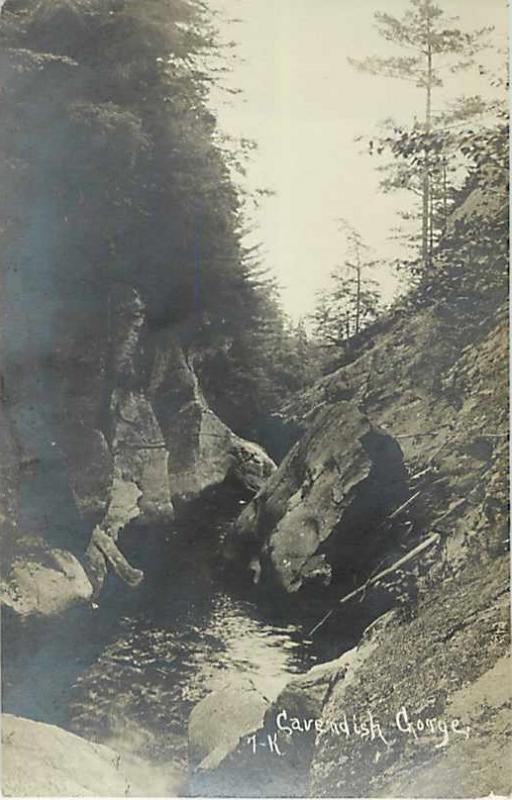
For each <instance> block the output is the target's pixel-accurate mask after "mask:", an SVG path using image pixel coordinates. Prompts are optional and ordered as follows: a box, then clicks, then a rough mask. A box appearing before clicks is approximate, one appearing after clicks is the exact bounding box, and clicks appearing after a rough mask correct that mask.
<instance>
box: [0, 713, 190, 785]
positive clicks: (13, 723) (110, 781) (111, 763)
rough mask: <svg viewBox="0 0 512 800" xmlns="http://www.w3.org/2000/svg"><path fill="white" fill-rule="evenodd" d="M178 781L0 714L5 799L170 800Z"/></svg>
mask: <svg viewBox="0 0 512 800" xmlns="http://www.w3.org/2000/svg"><path fill="white" fill-rule="evenodd" d="M180 786H181V779H180V776H178V775H176V774H173V773H172V771H171V772H169V771H167V774H165V771H164V770H162V769H160V770H156V769H155V768H152V767H151V766H149V765H148V764H145V763H144V762H142V761H140V760H139V759H135V758H133V757H131V756H130V757H128V756H124V755H121V754H119V753H118V752H116V751H115V750H111V749H110V748H109V747H105V746H104V745H100V744H93V743H92V742H88V741H87V740H86V739H82V738H81V737H79V736H76V735H75V734H73V733H69V732H68V731H64V730H62V729H61V728H57V727H56V726H54V725H46V724H44V723H41V722H34V721H33V720H29V719H24V718H20V717H15V716H12V715H10V714H3V715H2V794H3V795H4V796H6V797H28V796H36V797H137V796H139V797H140V796H145V797H147V796H148V795H149V796H151V795H156V796H164V795H166V796H175V795H176V794H177V793H178V792H179V790H180Z"/></svg>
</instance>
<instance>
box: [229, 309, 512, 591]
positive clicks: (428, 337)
mask: <svg viewBox="0 0 512 800" xmlns="http://www.w3.org/2000/svg"><path fill="white" fill-rule="evenodd" d="M506 358H507V324H506V318H505V314H504V312H502V313H500V314H498V315H497V316H494V315H491V316H489V317H488V318H487V319H483V320H482V321H481V323H480V324H474V325H473V324H471V323H468V322H466V325H465V327H459V328H455V326H454V325H453V324H452V323H451V320H450V316H449V313H448V310H447V309H444V308H442V307H437V308H429V309H424V310H422V311H420V312H416V313H414V314H412V313H410V312H409V313H405V312H403V313H402V314H397V315H396V316H395V318H394V319H393V320H391V321H390V322H388V326H387V330H384V331H381V332H380V333H379V334H378V335H377V336H376V337H375V341H371V340H370V341H368V342H367V343H366V346H365V348H363V349H362V352H361V353H360V355H359V357H358V358H356V359H355V360H353V361H352V362H351V363H349V364H348V365H347V366H345V367H342V368H341V369H339V370H338V371H337V372H335V373H334V374H332V375H330V376H328V377H327V378H325V379H323V380H322V381H321V382H320V383H318V384H317V385H316V386H314V387H313V389H312V390H310V391H309V392H308V393H306V394H305V395H304V396H302V397H301V398H299V400H298V401H297V402H296V403H295V404H294V405H293V406H292V407H290V408H289V409H288V414H289V416H290V417H291V418H292V419H293V420H294V422H295V423H296V424H299V425H301V426H302V428H303V430H304V435H303V437H302V438H301V439H300V441H299V442H297V444H296V445H295V446H294V447H293V448H292V450H291V451H290V453H289V455H288V456H287V457H286V459H285V460H284V461H283V462H282V463H281V465H280V467H279V469H278V471H277V472H276V473H275V475H273V476H272V477H271V479H270V480H269V481H268V482H267V484H266V485H265V486H264V487H263V489H262V490H261V491H260V492H259V493H258V494H257V495H256V497H255V498H254V499H253V501H252V502H251V504H250V505H249V506H248V507H247V508H246V509H245V510H244V512H243V514H242V515H241V517H240V518H239V520H238V522H237V524H236V525H235V526H234V528H233V530H232V532H231V535H230V537H229V539H228V541H227V543H226V548H225V551H226V556H227V558H232V559H234V560H235V561H237V560H240V559H244V558H246V559H247V558H252V559H254V557H255V556H257V557H259V558H260V561H261V569H262V572H261V578H262V581H265V580H268V581H269V582H270V583H272V584H273V585H274V586H277V587H280V588H281V589H282V590H284V591H286V592H288V593H295V594H299V595H300V593H301V592H304V591H305V589H307V585H308V583H311V581H312V580H314V581H316V582H317V583H324V584H327V585H328V586H331V587H333V586H334V587H335V589H336V594H337V596H341V594H342V593H343V591H345V590H347V591H348V590H349V589H351V588H354V587H355V586H356V585H357V582H359V583H363V582H364V580H366V579H367V578H368V576H369V575H370V574H371V573H372V572H373V571H375V569H376V567H377V566H378V565H381V564H382V563H383V561H382V559H383V555H384V553H385V554H386V559H385V563H392V560H393V559H394V558H398V557H399V556H400V555H402V554H403V552H404V551H406V550H407V549H408V548H412V547H413V545H414V544H416V543H418V542H419V541H421V537H423V536H425V535H426V534H427V533H428V532H429V531H432V530H436V531H439V532H440V533H441V534H443V535H445V534H446V545H445V547H446V550H447V552H448V553H449V561H450V563H451V564H452V565H453V564H455V562H456V561H457V559H460V560H461V561H462V562H463V561H464V560H465V559H466V558H467V556H468V555H469V554H470V553H471V552H472V551H473V550H474V549H475V547H476V549H478V548H481V547H482V546H483V547H484V548H486V549H487V548H488V549H489V550H492V551H496V552H499V551H500V549H501V548H502V547H503V546H504V545H505V542H506V539H507V533H506V531H507V528H506V519H507V511H506V508H507V506H506V490H505V483H504V481H505V475H506V464H507V416H506V408H507V400H506V398H507V379H506V375H507V373H506ZM402 505H403V506H404V508H403V510H400V509H401V506H402ZM448 534H449V535H448ZM482 536H483V537H484V541H483V542H482Z"/></svg>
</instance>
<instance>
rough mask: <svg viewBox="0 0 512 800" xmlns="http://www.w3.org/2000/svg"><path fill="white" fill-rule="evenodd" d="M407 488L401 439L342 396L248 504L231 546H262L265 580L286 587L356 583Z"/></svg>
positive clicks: (383, 542) (377, 550)
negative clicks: (382, 527) (387, 518)
mask: <svg viewBox="0 0 512 800" xmlns="http://www.w3.org/2000/svg"><path fill="white" fill-rule="evenodd" d="M406 488H407V484H406V472H405V467H404V463H403V457H402V452H401V449H400V447H399V445H398V444H397V442H395V441H394V440H393V438H392V437H391V436H389V435H388V434H387V433H385V432H384V431H383V430H381V429H379V428H377V427H375V426H374V425H372V424H371V423H370V421H369V420H368V418H367V416H366V415H364V414H362V413H361V412H360V411H359V410H358V409H357V407H356V406H355V405H353V404H352V403H350V402H347V401H339V402H337V403H335V404H334V405H332V406H329V408H325V409H323V410H322V411H321V412H320V413H319V414H318V415H317V417H316V419H315V421H314V422H313V424H312V425H311V427H310V428H309V430H308V432H307V433H306V434H305V436H304V437H303V438H302V439H301V441H300V442H298V443H297V444H296V445H295V446H294V447H293V448H292V450H291V451H290V453H289V455H288V456H287V457H286V459H285V460H284V461H283V462H282V464H281V465H280V467H279V469H278V471H277V472H276V473H275V475H273V476H272V477H271V478H270V480H269V481H268V482H267V484H266V485H265V487H264V489H263V490H262V491H261V492H259V494H257V495H256V497H255V498H254V500H253V501H252V502H251V503H250V505H249V506H248V507H247V508H246V509H245V510H244V512H243V513H242V515H241V517H240V518H239V520H238V522H237V525H236V527H235V530H234V532H233V533H232V534H231V538H230V541H229V542H228V543H227V547H226V551H227V552H229V548H230V546H231V547H233V548H234V549H235V550H236V548H237V546H238V548H239V549H241V548H245V551H246V553H247V554H252V555H254V553H255V552H257V551H258V549H261V566H262V580H265V579H266V578H268V579H270V580H273V581H274V582H277V583H278V584H279V585H280V586H281V587H282V588H283V589H285V590H286V591H287V592H297V591H298V590H300V589H301V588H302V587H303V586H304V585H307V584H311V583H322V584H324V585H329V584H330V583H331V582H332V581H333V580H335V581H336V582H337V583H346V584H350V583H351V581H353V579H354V577H355V576H357V575H361V574H362V572H363V570H364V568H365V567H368V566H369V565H371V564H372V563H373V561H374V559H375V558H376V557H377V556H378V555H379V554H380V553H381V552H382V549H383V548H384V547H386V539H385V537H384V536H380V537H379V536H375V535H374V531H375V529H376V528H378V526H379V524H380V523H381V522H382V520H383V519H384V517H385V516H386V514H387V513H388V512H389V511H390V510H392V509H393V508H395V507H396V506H397V505H398V504H399V503H400V502H401V501H402V500H403V499H404V497H405V493H406Z"/></svg>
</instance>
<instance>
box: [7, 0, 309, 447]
mask: <svg viewBox="0 0 512 800" xmlns="http://www.w3.org/2000/svg"><path fill="white" fill-rule="evenodd" d="M0 43H1V50H2V55H1V57H0V70H1V76H2V84H3V94H2V101H3V121H2V128H1V131H0V165H1V166H0V169H1V176H2V181H3V192H2V199H1V200H0V220H1V222H0V237H1V239H0V246H1V247H2V251H3V253H4V257H5V261H6V264H7V276H8V279H7V283H6V286H7V289H6V291H7V295H8V302H9V305H10V307H11V308H12V309H13V315H12V319H13V320H14V321H16V320H18V323H16V324H18V325H19V330H13V331H12V336H13V338H16V336H17V334H19V336H20V337H21V338H22V339H23V338H25V340H26V338H27V336H28V337H29V339H30V343H31V344H30V347H32V348H34V347H35V346H36V345H35V344H34V343H35V342H36V340H37V339H39V340H40V346H41V347H43V344H42V340H45V343H44V348H43V349H45V351H46V352H48V353H50V354H51V356H52V359H53V360H55V359H57V360H58V358H59V357H61V356H62V353H63V351H64V350H66V348H68V343H69V342H71V343H72V344H71V345H69V346H70V347H71V348H72V350H73V352H72V353H71V354H70V353H69V352H68V353H67V355H68V356H69V357H70V358H71V359H72V360H73V361H74V362H75V363H80V364H81V365H82V369H83V370H84V373H83V378H84V380H91V382H92V381H95V380H97V374H96V373H97V371H98V363H99V364H100V369H101V370H104V371H105V370H107V372H108V342H109V340H110V336H111V331H110V328H109V326H110V320H111V311H112V303H113V302H115V300H114V298H115V297H116V288H117V287H119V286H120V285H130V286H133V287H135V288H136V289H137V290H138V291H139V292H140V294H141V296H142V298H143V300H144V303H145V306H146V309H147V325H148V330H149V332H150V333H151V332H153V333H154V334H158V333H159V332H160V331H162V330H169V329H170V330H172V332H173V333H174V335H175V336H177V337H178V339H179V340H180V341H181V343H182V345H183V346H184V347H185V348H187V349H194V350H201V349H205V348H206V349H208V348H210V349H211V348H213V349H214V350H216V352H217V353H218V358H217V362H216V363H217V367H218V368H219V369H220V371H221V373H222V376H223V377H222V380H223V381H224V383H225V388H224V392H228V391H230V390H232V391H234V392H235V393H236V396H237V400H236V403H231V406H236V414H235V413H234V411H233V414H232V419H227V422H228V423H229V422H235V421H236V423H237V427H238V429H239V430H240V431H242V432H245V431H246V430H247V429H248V428H249V427H251V424H252V422H253V420H252V414H253V413H257V414H260V415H265V414H269V413H270V412H271V411H272V406H273V405H275V403H276V398H277V396H278V395H279V393H280V392H282V391H286V390H287V388H288V387H290V386H293V387H294V386H295V384H296V382H297V379H296V377H295V375H294V374H292V373H293V369H294V367H293V359H291V360H290V359H288V358H285V357H284V356H283V357H280V359H278V361H277V363H276V361H275V360H274V351H275V349H276V345H275V341H276V336H277V339H279V341H281V342H282V343H283V344H282V348H283V349H284V350H286V348H288V349H290V348H291V349H292V350H293V344H292V339H293V337H291V338H290V337H288V332H287V330H286V325H285V321H284V319H283V317H282V314H281V312H280V311H279V309H278V307H277V306H276V303H275V300H274V294H275V291H274V289H273V288H272V286H271V284H270V283H269V281H268V279H267V278H266V277H265V276H264V275H262V274H261V271H260V269H259V265H258V264H257V263H256V262H255V261H254V258H253V255H252V254H251V253H250V252H248V251H247V250H246V249H245V248H244V246H243V245H242V231H243V217H242V210H241V209H242V205H243V198H241V197H240V194H239V192H238V191H237V190H236V189H235V187H234V185H233V182H232V177H231V168H232V160H233V159H235V160H236V158H237V157H236V156H235V155H233V154H232V155H231V156H229V155H228V154H227V153H226V146H225V141H224V140H223V138H222V137H221V136H220V135H219V134H218V131H217V128H216V120H215V118H214V116H213V115H212V112H211V110H210V108H209V107H208V92H209V88H210V85H211V81H212V80H213V77H212V74H211V72H210V71H208V69H207V68H206V67H205V62H206V59H207V57H208V55H209V54H211V53H212V52H214V51H215V48H216V43H215V34H214V30H213V28H212V25H211V22H210V20H209V18H208V16H207V13H206V11H205V7H204V4H203V3H201V2H199V1H198V0H39V1H37V2H36V0H23V1H22V0H7V2H6V3H5V5H4V7H3V10H2V15H1V21H0ZM248 147H249V144H248V143H245V144H244V143H242V150H244V149H247V148H248ZM230 158H231V162H230ZM34 309H37V311H34ZM276 331H279V335H277V334H276ZM287 337H288V338H287ZM149 341H151V337H150V336H148V342H149ZM63 343H66V344H63ZM23 348H24V351H25V352H26V348H27V341H25V343H24V345H23V346H22V345H21V344H20V350H21V349H23ZM73 348H74V349H73ZM59 353H60V355H59ZM206 362H207V360H206V361H205V372H206ZM295 363H296V360H295ZM205 378H208V376H207V375H205ZM210 378H211V380H210V383H211V382H212V381H213V378H212V376H210ZM228 406H229V403H228V404H226V407H228ZM244 409H245V410H244ZM235 417H236V420H235Z"/></svg>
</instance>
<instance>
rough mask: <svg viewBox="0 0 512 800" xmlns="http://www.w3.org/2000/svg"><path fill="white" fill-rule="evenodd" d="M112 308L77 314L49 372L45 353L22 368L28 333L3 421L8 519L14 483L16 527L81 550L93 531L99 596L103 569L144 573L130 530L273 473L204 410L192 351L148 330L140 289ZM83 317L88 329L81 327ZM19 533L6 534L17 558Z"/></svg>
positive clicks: (125, 574) (12, 371)
mask: <svg viewBox="0 0 512 800" xmlns="http://www.w3.org/2000/svg"><path fill="white" fill-rule="evenodd" d="M107 306H108V308H107V309H106V313H107V316H108V319H107V321H105V319H103V318H101V317H100V316H99V310H98V309H101V304H98V302H96V305H95V306H94V308H95V313H97V314H98V318H97V319H96V318H89V319H86V317H83V318H82V316H80V315H79V314H77V315H76V316H75V317H73V326H72V329H71V333H72V335H71V336H70V334H69V331H67V333H66V338H63V339H62V340H59V341H58V345H56V353H55V357H54V362H55V363H54V366H53V367H52V369H53V371H51V370H50V371H49V370H46V372H45V371H44V370H43V369H42V364H43V362H44V359H43V356H42V355H40V354H37V357H36V356H35V358H36V363H37V364H38V365H39V366H38V369H39V370H40V371H41V374H40V372H38V371H37V370H34V371H31V370H30V369H29V367H28V365H27V364H26V363H25V362H26V361H27V360H28V359H29V357H30V352H31V350H30V348H33V349H34V348H35V349H36V350H37V347H36V344H37V343H36V340H35V339H30V340H29V339H27V341H26V342H25V350H21V349H20V352H19V353H18V354H17V355H18V358H19V364H14V363H11V364H10V367H9V370H8V376H9V384H10V385H11V384H12V386H13V387H14V388H15V391H14V393H13V395H12V399H11V398H9V397H8V398H7V399H8V400H9V405H10V409H9V410H10V412H11V416H12V424H11V421H10V420H7V416H6V417H5V425H4V424H3V421H0V423H1V424H0V435H1V436H3V437H4V440H5V441H4V444H5V448H4V451H3V461H5V462H6V463H5V469H4V472H5V480H4V482H3V487H2V500H3V502H4V505H5V512H2V511H1V509H0V513H3V516H4V517H5V520H4V522H5V523H7V522H9V525H10V526H11V527H10V530H11V533H12V532H13V531H15V530H16V522H17V520H16V517H17V500H18V490H19V486H18V483H19V482H20V481H19V480H18V478H20V479H21V483H22V484H23V485H22V488H21V495H22V496H23V503H22V513H21V527H20V531H21V534H23V535H25V534H28V535H30V536H41V537H42V538H43V539H45V538H46V539H47V540H51V541H53V540H54V539H55V538H57V539H58V544H59V547H60V545H61V543H65V544H64V546H65V547H66V546H69V549H70V550H73V552H75V553H76V554H77V555H79V556H80V550H81V547H80V545H79V541H78V537H84V536H85V535H86V532H87V531H89V543H88V546H87V545H86V547H84V548H83V550H82V552H83V564H84V566H85V568H86V570H87V573H88V576H89V579H90V581H91V583H92V584H93V587H94V594H95V596H96V595H98V594H99V593H100V591H101V588H102V586H103V583H104V581H105V578H106V575H107V572H108V570H109V569H110V570H112V571H114V572H115V573H116V574H117V575H118V576H119V577H120V578H121V579H122V580H123V581H125V582H126V583H127V584H128V585H130V586H134V587H135V586H138V585H139V584H140V582H141V580H142V579H143V573H142V572H141V571H140V570H139V569H137V566H136V565H131V564H129V563H128V561H127V560H126V558H125V556H124V555H123V552H122V549H123V547H122V534H123V530H125V529H126V527H127V526H128V525H130V524H131V523H133V522H135V521H136V522H137V524H138V525H139V526H141V525H147V524H151V525H157V526H160V527H162V526H168V525H169V524H171V523H172V521H173V519H174V516H175V506H176V504H178V505H179V506H180V508H181V509H182V508H183V506H184V504H186V503H187V502H188V501H194V500H197V499H198V498H200V496H201V494H202V493H203V492H205V491H207V490H209V489H212V488H215V487H218V486H220V485H221V484H223V483H224V482H228V483H230V484H232V485H233V486H236V487H237V489H238V490H239V491H240V492H241V493H242V494H245V495H249V496H250V495H252V494H254V493H255V492H256V491H258V489H259V488H260V487H261V486H262V485H263V483H264V481H265V480H266V479H267V478H268V477H269V475H270V474H271V473H272V471H273V470H274V469H275V465H274V463H273V462H272V460H271V459H270V458H269V457H268V456H267V454H266V453H265V452H264V450H263V449H262V448H260V447H259V446H258V445H256V444H254V443H252V442H247V441H245V440H243V439H241V438H240V437H238V436H236V435H235V434H234V433H233V432H232V431H231V430H230V429H229V428H228V426H227V425H225V424H224V423H223V422H222V421H221V420H220V419H219V417H218V416H217V415H216V414H214V413H213V412H212V411H211V409H210V408H209V406H208V402H207V400H206V399H205V397H204V395H203V393H202V390H201V387H200V385H199V380H198V377H197V372H196V369H195V367H194V358H193V357H192V355H190V354H185V351H184V349H183V347H182V346H181V345H180V344H179V342H178V340H177V339H176V338H175V337H174V336H173V335H172V334H170V333H169V332H168V331H165V332H164V333H163V334H158V333H153V332H151V333H150V332H148V328H147V324H146V312H145V307H144V303H143V301H142V299H141V297H140V294H139V293H138V292H137V291H136V290H135V289H133V288H130V287H129V286H126V285H120V286H119V287H118V288H116V289H115V290H112V295H111V297H110V298H109V299H108V303H107ZM86 321H87V324H88V325H89V324H90V325H92V326H93V329H92V331H91V334H90V336H89V334H87V335H86V333H85V330H83V329H82V327H81V325H82V323H84V324H85V322H86ZM65 322H66V324H67V323H68V322H69V320H63V321H62V324H64V323H65ZM57 334H58V330H57V331H56V335H57ZM39 362H41V363H39ZM52 381H53V382H52ZM41 387H43V389H42V388H41ZM11 388H12V387H11ZM2 420H4V418H3V417H2ZM17 434H19V438H20V445H18V444H17V438H16V436H17ZM8 445H9V446H8ZM11 445H12V446H11ZM11 451H12V452H13V453H14V451H16V456H15V461H16V465H15V466H16V469H14V468H13V469H10V468H11V466H12V465H11V461H12V458H11V456H10V455H9V453H11ZM18 451H19V452H18ZM25 462H26V463H27V465H28V467H27V469H26V470H25V472H24V471H23V469H21V466H22V465H23V464H24V463H25ZM2 463H3V462H2ZM2 469H3V467H2ZM7 472H9V475H8V476H7ZM15 484H16V485H15ZM7 518H8V519H7ZM43 523H44V524H43ZM46 528H47V530H46ZM57 528H58V536H57V537H56V531H57ZM19 535H20V534H18V533H17V532H16V533H14V534H13V535H12V536H11V537H10V540H9V541H11V539H12V543H13V548H12V549H13V554H15V553H16V539H17V538H18V537H19ZM74 535H76V536H77V541H71V539H70V538H69V537H73V536H74ZM68 542H69V544H68ZM84 551H85V552H84ZM21 557H22V556H20V558H21ZM33 567H34V563H33V562H32V561H31V565H30V569H33ZM19 568H20V560H19V559H18V566H17V569H19ZM41 568H42V567H41Z"/></svg>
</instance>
